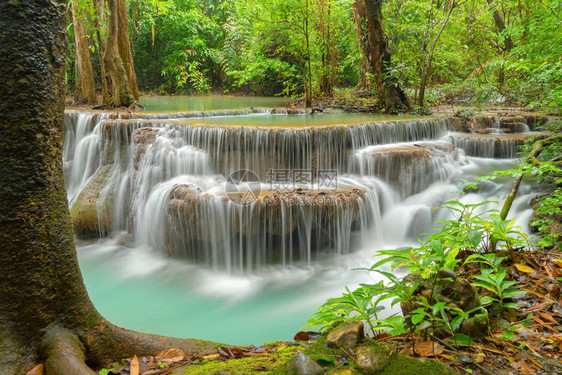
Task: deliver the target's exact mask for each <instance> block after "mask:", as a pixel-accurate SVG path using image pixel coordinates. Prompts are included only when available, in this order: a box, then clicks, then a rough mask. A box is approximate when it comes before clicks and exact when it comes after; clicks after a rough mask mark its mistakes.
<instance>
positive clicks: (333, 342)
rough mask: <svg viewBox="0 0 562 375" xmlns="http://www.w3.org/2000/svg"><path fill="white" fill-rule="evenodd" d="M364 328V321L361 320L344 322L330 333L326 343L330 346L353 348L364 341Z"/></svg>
mask: <svg viewBox="0 0 562 375" xmlns="http://www.w3.org/2000/svg"><path fill="white" fill-rule="evenodd" d="M364 329H365V328H364V325H363V322H362V321H360V320H353V321H350V322H347V323H344V324H343V325H341V326H339V327H338V328H336V329H334V330H333V331H331V332H330V333H329V334H328V337H327V338H326V344H327V345H328V347H330V348H336V349H339V348H344V349H353V348H355V347H356V346H357V345H359V344H360V343H361V342H363V339H364V338H365V333H364Z"/></svg>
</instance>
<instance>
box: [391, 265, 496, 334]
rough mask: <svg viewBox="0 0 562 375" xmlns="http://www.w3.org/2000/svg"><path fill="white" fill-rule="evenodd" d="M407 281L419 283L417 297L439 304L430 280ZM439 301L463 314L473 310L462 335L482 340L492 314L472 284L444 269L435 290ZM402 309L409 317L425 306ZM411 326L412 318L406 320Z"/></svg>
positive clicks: (404, 305)
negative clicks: (481, 301)
mask: <svg viewBox="0 0 562 375" xmlns="http://www.w3.org/2000/svg"><path fill="white" fill-rule="evenodd" d="M404 282H406V283H412V284H418V285H419V286H418V287H417V289H416V291H415V292H414V295H417V296H420V297H421V296H423V297H425V298H426V299H427V300H428V301H429V302H430V303H435V300H434V298H433V297H432V293H431V286H430V285H429V281H428V280H425V281H424V280H423V279H422V278H421V276H420V275H408V276H406V277H405V278H404ZM433 293H434V295H435V296H436V298H437V300H439V301H441V302H445V303H446V304H447V305H448V306H451V307H458V308H459V309H461V310H462V311H467V312H468V311H472V314H471V316H470V318H468V319H467V320H465V322H463V323H462V325H461V327H460V328H459V332H461V333H466V334H468V332H470V336H472V337H482V336H485V335H486V333H487V332H488V327H489V323H490V322H489V320H488V315H487V314H486V311H485V310H484V309H478V308H479V307H481V303H480V299H479V298H478V293H477V291H476V289H474V287H473V286H472V285H471V284H470V282H469V281H468V280H467V279H465V278H462V277H457V275H456V274H455V273H454V272H453V271H451V270H441V271H440V272H439V274H438V277H437V282H436V284H435V289H434V291H433ZM400 307H401V309H402V313H403V314H404V316H406V317H408V316H409V315H411V313H412V311H414V310H415V309H418V308H420V307H423V305H422V304H421V303H420V302H417V301H415V300H414V301H411V302H401V303H400ZM406 320H407V322H409V324H410V322H411V321H410V318H406Z"/></svg>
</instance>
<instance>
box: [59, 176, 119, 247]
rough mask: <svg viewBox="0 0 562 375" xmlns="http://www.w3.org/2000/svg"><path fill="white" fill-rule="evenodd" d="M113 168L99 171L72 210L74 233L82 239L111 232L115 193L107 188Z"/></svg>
mask: <svg viewBox="0 0 562 375" xmlns="http://www.w3.org/2000/svg"><path fill="white" fill-rule="evenodd" d="M111 168H112V165H105V166H103V167H101V168H100V169H98V171H97V172H96V174H95V175H94V176H92V178H91V180H90V182H89V183H88V185H87V186H85V187H84V188H83V189H82V191H81V192H80V194H79V195H78V198H77V199H76V201H75V202H74V204H73V205H72V208H71V209H70V219H71V221H72V226H73V228H74V233H75V234H76V235H77V236H78V237H80V238H98V237H100V236H105V235H107V234H108V233H109V231H110V230H111V225H112V210H111V207H112V206H113V201H114V192H113V191H112V190H111V189H108V187H107V186H106V184H107V179H108V176H109V174H110V172H111Z"/></svg>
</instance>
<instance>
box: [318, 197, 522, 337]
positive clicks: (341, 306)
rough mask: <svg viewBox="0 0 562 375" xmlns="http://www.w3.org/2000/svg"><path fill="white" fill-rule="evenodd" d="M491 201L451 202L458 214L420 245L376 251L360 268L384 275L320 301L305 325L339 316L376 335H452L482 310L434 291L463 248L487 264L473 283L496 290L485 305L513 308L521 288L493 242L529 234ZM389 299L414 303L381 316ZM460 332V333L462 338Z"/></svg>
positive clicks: (517, 241)
mask: <svg viewBox="0 0 562 375" xmlns="http://www.w3.org/2000/svg"><path fill="white" fill-rule="evenodd" d="M490 203H492V202H482V203H479V204H462V203H460V202H458V201H451V202H447V203H446V204H445V208H447V209H448V210H449V211H450V212H451V213H453V215H454V218H453V219H450V220H446V221H443V222H441V224H442V226H441V228H440V229H439V230H438V231H436V232H434V233H432V234H429V235H427V238H426V239H425V240H423V241H422V240H419V242H420V246H419V247H417V248H407V249H394V250H381V251H378V252H377V255H376V256H377V257H381V258H382V259H380V260H379V261H377V262H375V263H374V264H373V265H372V266H371V267H370V268H368V269H362V270H367V271H369V272H376V273H378V274H380V275H382V276H383V277H384V278H385V279H386V280H384V281H380V282H378V283H376V284H372V285H369V284H361V286H360V287H359V288H358V289H356V290H354V291H351V290H349V289H348V288H346V293H344V294H343V296H342V297H340V298H332V299H329V300H328V301H327V302H326V303H325V304H324V305H322V306H321V307H320V308H319V309H318V310H319V311H317V312H316V313H315V314H314V315H313V316H312V317H311V318H310V319H309V320H308V323H309V324H308V325H307V327H310V328H311V327H315V326H319V325H320V326H324V327H326V326H329V325H330V324H332V323H334V322H336V321H339V320H349V319H361V320H364V321H365V322H367V324H368V325H369V327H370V329H371V331H372V332H373V334H374V335H375V334H376V332H377V331H380V330H387V331H388V333H389V334H392V335H400V334H403V333H406V332H415V333H420V332H428V330H429V332H430V333H431V332H437V331H441V330H446V331H448V332H450V334H453V333H454V332H456V331H457V330H458V329H459V327H460V326H461V324H462V323H463V321H465V320H466V319H468V318H469V317H470V316H471V314H473V313H476V312H477V310H480V309H481V307H477V308H474V309H473V310H470V311H463V310H462V309H460V308H459V307H457V306H455V305H452V304H448V303H446V302H445V301H440V300H439V297H438V296H437V295H436V293H435V290H436V288H437V286H438V284H439V283H440V282H443V281H447V280H448V279H449V275H450V274H451V271H452V270H455V269H457V268H458V267H459V266H460V265H461V264H460V263H461V259H459V257H458V255H459V252H460V251H463V252H466V251H469V252H472V253H473V254H472V255H470V256H469V257H468V258H467V260H466V261H465V262H464V264H469V263H474V262H478V263H481V264H483V265H485V266H486V267H484V269H483V270H482V274H480V275H476V276H474V278H475V279H476V281H475V282H474V283H473V285H475V286H480V287H483V288H484V289H487V290H489V291H490V292H491V293H492V294H493V297H489V296H486V297H483V298H482V302H483V305H484V306H486V307H487V308H489V309H491V310H497V311H499V312H501V311H503V310H505V309H507V308H513V307H514V304H513V303H511V302H505V301H504V300H505V299H508V298H511V297H513V296H515V295H516V294H518V293H520V292H519V291H518V290H517V289H514V288H512V287H513V286H514V285H515V284H517V282H515V281H508V280H505V278H506V268H504V267H501V264H502V262H503V261H505V260H506V259H507V257H501V256H498V255H497V254H495V253H490V252H489V251H490V250H491V248H492V246H491V244H492V243H496V244H497V248H498V249H512V248H513V246H519V245H528V239H527V237H526V236H525V235H524V234H523V233H521V232H520V231H519V230H518V229H516V228H515V227H514V225H513V224H514V221H513V220H501V219H500V218H499V216H498V215H497V214H495V212H497V210H494V209H486V206H487V205H488V204H490ZM486 217H488V218H489V219H487V218H486ZM387 265H390V267H391V270H392V271H395V270H397V269H400V270H401V271H403V272H407V276H405V277H400V276H397V275H395V274H394V273H393V272H387V271H384V270H382V268H383V267H385V266H387ZM420 288H422V289H425V290H426V291H429V292H428V293H427V294H425V295H421V294H419V293H418V292H419V290H420ZM388 299H390V300H392V305H395V304H397V303H401V304H402V305H405V306H411V309H410V310H411V311H410V313H409V314H408V315H406V316H404V317H401V316H393V317H390V318H387V319H379V318H378V317H377V314H379V313H380V312H381V311H382V310H383V307H382V305H381V302H383V301H385V300H388ZM455 337H457V335H455ZM460 337H461V336H458V337H457V338H459V340H460V339H461V338H460ZM461 341H462V340H461ZM465 341H466V340H465Z"/></svg>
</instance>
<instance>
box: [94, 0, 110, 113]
mask: <svg viewBox="0 0 562 375" xmlns="http://www.w3.org/2000/svg"><path fill="white" fill-rule="evenodd" d="M94 7H95V18H94V21H93V24H94V27H95V29H96V41H97V43H98V58H99V61H100V76H101V77H102V78H101V96H102V99H103V103H104V104H105V105H107V103H109V102H110V101H111V99H110V97H109V90H108V88H107V79H105V77H106V74H107V72H106V70H105V62H104V60H103V59H104V56H105V45H104V43H103V39H102V37H101V31H100V30H101V28H102V24H103V22H102V21H103V17H104V11H103V0H94Z"/></svg>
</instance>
